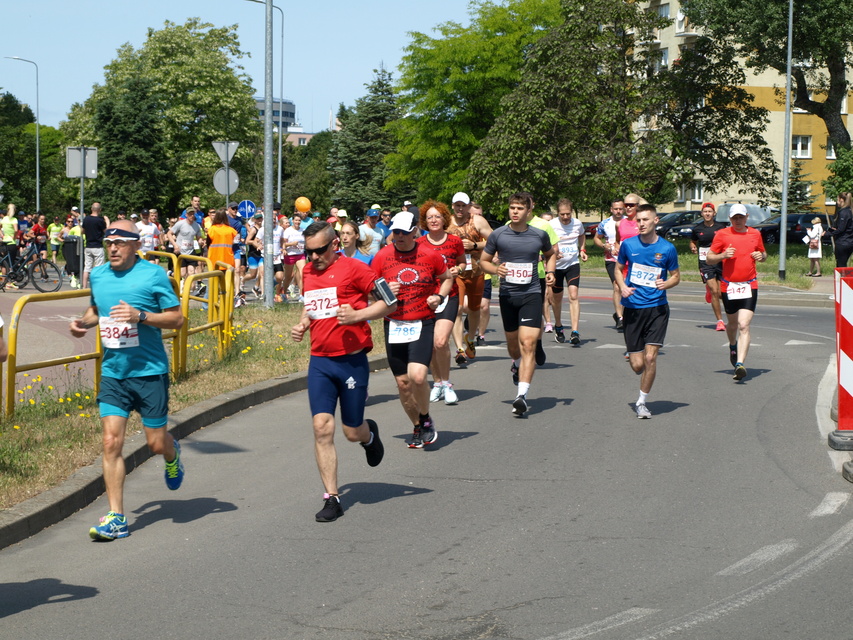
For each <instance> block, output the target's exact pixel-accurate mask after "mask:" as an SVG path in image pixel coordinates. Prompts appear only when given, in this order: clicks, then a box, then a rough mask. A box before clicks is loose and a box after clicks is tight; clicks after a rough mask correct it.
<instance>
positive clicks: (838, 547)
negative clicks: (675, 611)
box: [637, 520, 853, 640]
mask: <svg viewBox="0 0 853 640" xmlns="http://www.w3.org/2000/svg"><path fill="white" fill-rule="evenodd" d="M851 541H853V520H851V521H850V522H848V523H847V524H845V525H844V526H843V527H841V528H840V529H839V530H838V531H836V532H835V533H834V534H833V535H832V536H830V537H829V538H828V539H827V540H826V542H824V543H823V544H822V545H820V546H819V547H816V548H815V549H814V550H812V551H810V552H809V553H807V554H806V555H804V556H803V557H802V558H800V559H799V560H797V561H795V562H793V563H791V564H790V565H788V566H787V567H785V568H784V569H782V570H780V571H777V572H776V573H775V574H773V575H772V576H771V577H769V578H767V579H766V580H762V581H761V582H759V583H757V584H755V585H753V586H751V587H747V588H746V589H743V590H741V591H738V592H737V593H735V594H733V595H731V596H729V597H728V598H723V599H722V600H718V601H717V602H714V603H712V604H710V605H708V606H707V607H703V608H701V609H697V610H696V611H694V612H692V613H688V614H687V615H684V616H681V617H680V618H675V619H674V620H672V621H670V622H668V623H664V624H662V625H659V626H658V627H656V628H655V629H653V630H652V632H651V633H650V634H649V635H646V636H643V637H642V638H638V639H637V640H657V639H658V638H663V637H665V636H671V635H673V634H676V633H683V632H684V631H687V630H689V629H692V628H693V627H696V626H698V625H700V624H702V623H705V622H713V621H714V620H718V619H720V618H722V617H724V616H726V615H728V614H730V613H734V612H735V611H737V610H738V609H743V608H744V607H746V606H749V605H750V604H752V603H754V602H756V601H758V600H762V599H764V598H766V597H767V596H769V595H771V594H772V593H775V592H776V591H778V590H779V589H782V588H783V587H786V586H787V585H789V584H791V583H792V582H794V581H795V580H797V579H799V578H802V577H804V576H805V575H807V574H809V573H812V572H814V571H816V570H818V569H820V568H821V567H822V566H823V565H824V564H826V563H827V562H829V561H830V560H831V559H832V558H833V557H834V556H835V555H836V554H837V553H839V552H840V551H842V550H843V549H844V547H846V546H847V545H849V544H850V542H851Z"/></svg>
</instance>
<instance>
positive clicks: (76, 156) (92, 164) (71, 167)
mask: <svg viewBox="0 0 853 640" xmlns="http://www.w3.org/2000/svg"><path fill="white" fill-rule="evenodd" d="M83 149H85V150H86V158H85V160H86V175H83V160H84V158H83ZM65 177H66V178H97V177H98V150H97V149H96V148H95V147H68V148H66V149H65Z"/></svg>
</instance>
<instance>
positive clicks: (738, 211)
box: [729, 203, 747, 218]
mask: <svg viewBox="0 0 853 640" xmlns="http://www.w3.org/2000/svg"><path fill="white" fill-rule="evenodd" d="M745 215H747V213H746V207H745V206H743V205H742V204H740V203H738V204H733V205H732V208H731V209H729V218H734V217H735V216H745Z"/></svg>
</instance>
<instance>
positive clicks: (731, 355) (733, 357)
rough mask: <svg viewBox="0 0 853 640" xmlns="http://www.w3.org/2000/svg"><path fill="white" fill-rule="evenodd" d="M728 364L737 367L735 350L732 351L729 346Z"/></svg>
mask: <svg viewBox="0 0 853 640" xmlns="http://www.w3.org/2000/svg"><path fill="white" fill-rule="evenodd" d="M729 362H731V363H732V366H733V367H736V366H737V349H732V347H731V345H729Z"/></svg>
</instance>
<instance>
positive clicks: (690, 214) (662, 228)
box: [655, 209, 702, 238]
mask: <svg viewBox="0 0 853 640" xmlns="http://www.w3.org/2000/svg"><path fill="white" fill-rule="evenodd" d="M701 219H702V212H701V211H700V210H698V209H694V210H691V211H673V212H672V213H667V214H666V215H664V216H662V217H661V218H660V219H659V220H658V223H657V226H656V227H655V231H657V232H658V235H659V236H660V237H661V238H666V237H667V236H668V235H669V233H670V230H671V229H672V228H673V227H678V226H681V225H690V226H691V227H692V226H693V225H694V224H696V223H697V222H699V220H701Z"/></svg>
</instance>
